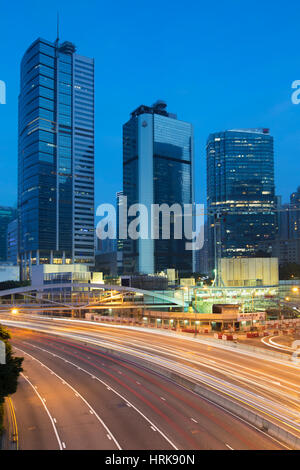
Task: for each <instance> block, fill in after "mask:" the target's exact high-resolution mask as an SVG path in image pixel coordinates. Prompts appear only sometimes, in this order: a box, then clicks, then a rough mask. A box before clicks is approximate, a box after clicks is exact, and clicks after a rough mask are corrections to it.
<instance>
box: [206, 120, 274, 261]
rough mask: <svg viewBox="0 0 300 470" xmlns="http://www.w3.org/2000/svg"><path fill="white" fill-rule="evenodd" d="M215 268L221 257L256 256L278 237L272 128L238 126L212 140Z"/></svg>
mask: <svg viewBox="0 0 300 470" xmlns="http://www.w3.org/2000/svg"><path fill="white" fill-rule="evenodd" d="M207 206H208V213H209V218H208V221H209V259H210V268H213V267H217V263H216V259H220V258H221V257H222V258H228V257H247V256H253V255H254V254H255V253H256V251H257V249H258V245H259V242H261V241H266V240H273V239H274V238H275V236H276V231H277V218H276V213H275V208H276V200H275V186H274V152H273V137H272V136H271V135H270V133H269V130H268V129H233V130H228V131H225V132H217V133H214V134H211V135H210V136H209V137H208V141H207Z"/></svg>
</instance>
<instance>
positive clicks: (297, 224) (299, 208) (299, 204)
mask: <svg viewBox="0 0 300 470" xmlns="http://www.w3.org/2000/svg"><path fill="white" fill-rule="evenodd" d="M290 208H291V215H290V224H291V231H290V232H291V233H290V238H293V239H295V238H300V186H299V187H298V189H297V191H295V192H294V193H292V194H291V197H290Z"/></svg>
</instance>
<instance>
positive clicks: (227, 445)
mask: <svg viewBox="0 0 300 470" xmlns="http://www.w3.org/2000/svg"><path fill="white" fill-rule="evenodd" d="M225 446H226V447H228V449H230V450H234V449H233V448H232V447H230V445H229V444H226V443H225Z"/></svg>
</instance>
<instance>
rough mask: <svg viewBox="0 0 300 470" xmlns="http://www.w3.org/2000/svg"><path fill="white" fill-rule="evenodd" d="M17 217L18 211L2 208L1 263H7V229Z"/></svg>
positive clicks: (0, 207)
mask: <svg viewBox="0 0 300 470" xmlns="http://www.w3.org/2000/svg"><path fill="white" fill-rule="evenodd" d="M16 217H17V210H16V209H14V208H13V207H4V206H0V261H7V227H8V224H9V223H10V222H11V221H12V220H14V219H15V218H16Z"/></svg>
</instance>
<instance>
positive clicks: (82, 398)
mask: <svg viewBox="0 0 300 470" xmlns="http://www.w3.org/2000/svg"><path fill="white" fill-rule="evenodd" d="M15 349H19V351H21V352H22V353H24V354H27V356H29V357H31V358H32V359H34V360H35V361H37V362H38V363H39V364H42V362H41V361H39V360H38V359H36V357H34V356H32V355H31V354H29V353H28V352H26V351H23V350H22V349H20V348H17V347H15ZM45 367H46V369H48V370H49V371H51V369H50V368H49V367H48V366H46V365H45ZM53 373H54V375H55V376H56V377H57V378H58V379H59V380H62V381H63V379H62V378H61V377H60V376H59V375H58V374H56V373H55V372H54V371H53ZM64 383H65V384H66V385H67V386H68V387H69V388H70V389H71V390H72V391H73V392H74V393H78V396H79V397H80V398H81V400H82V401H83V402H84V403H85V404H86V405H87V406H88V408H89V409H90V410H92V411H93V413H94V415H95V417H96V418H97V420H98V421H99V422H100V423H101V424H102V426H103V427H104V429H105V430H106V431H107V432H108V434H109V435H110V436H111V438H112V440H113V441H114V443H115V444H116V446H117V448H118V449H119V450H122V448H121V446H120V444H119V443H118V441H117V440H116V438H115V437H114V436H113V434H112V433H111V431H110V430H109V429H108V427H107V426H106V424H105V423H104V421H103V420H102V419H101V418H100V416H99V415H98V414H97V413H96V411H95V410H94V409H93V408H92V406H91V405H90V404H89V403H88V402H87V401H86V399H85V398H84V397H83V396H82V395H81V394H80V393H79V392H78V391H77V390H75V388H74V387H72V385H70V384H69V383H68V382H64Z"/></svg>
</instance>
